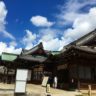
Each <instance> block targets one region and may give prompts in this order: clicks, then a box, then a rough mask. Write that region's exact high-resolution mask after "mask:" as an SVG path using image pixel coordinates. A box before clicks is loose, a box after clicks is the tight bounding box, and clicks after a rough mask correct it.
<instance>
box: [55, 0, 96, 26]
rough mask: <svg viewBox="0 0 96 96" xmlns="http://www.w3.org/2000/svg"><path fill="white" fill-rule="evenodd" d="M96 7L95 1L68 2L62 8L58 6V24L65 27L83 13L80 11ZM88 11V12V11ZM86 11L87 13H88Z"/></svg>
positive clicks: (74, 0) (75, 0)
mask: <svg viewBox="0 0 96 96" xmlns="http://www.w3.org/2000/svg"><path fill="white" fill-rule="evenodd" d="M94 5H96V0H87V1H85V0H69V1H67V3H65V4H64V5H63V6H60V12H61V13H60V14H58V15H57V17H58V19H59V20H58V22H59V24H62V25H66V24H70V23H73V22H74V20H75V19H76V18H77V17H80V15H82V13H86V12H83V11H82V9H83V8H84V9H86V8H87V6H89V9H90V8H91V7H92V6H94ZM89 9H88V10H89ZM88 10H87V11H88Z"/></svg>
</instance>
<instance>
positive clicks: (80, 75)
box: [0, 30, 96, 89]
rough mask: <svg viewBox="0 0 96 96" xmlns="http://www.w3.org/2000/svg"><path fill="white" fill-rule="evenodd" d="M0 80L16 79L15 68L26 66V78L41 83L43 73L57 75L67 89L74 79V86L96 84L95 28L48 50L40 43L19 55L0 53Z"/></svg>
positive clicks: (95, 85) (10, 81)
mask: <svg viewBox="0 0 96 96" xmlns="http://www.w3.org/2000/svg"><path fill="white" fill-rule="evenodd" d="M0 65H1V67H0V81H1V82H8V83H12V82H14V81H15V75H16V69H17V68H23V69H28V70H29V76H28V82H29V83H36V84H40V83H41V81H42V76H44V75H48V76H51V77H52V78H53V77H54V76H57V77H58V88H62V89H64V88H65V89H68V88H69V86H70V81H71V80H72V79H74V82H75V87H76V88H79V89H80V88H81V89H82V88H88V84H91V85H92V88H96V30H94V31H92V32H90V33H88V34H87V35H85V36H83V37H81V38H80V39H78V40H76V41H74V42H72V43H70V44H69V45H67V46H65V47H64V48H63V49H62V50H61V51H47V50H44V49H43V45H42V43H40V44H38V45H37V46H35V47H34V48H32V49H30V50H22V52H21V54H20V55H16V54H9V53H2V55H1V61H0Z"/></svg>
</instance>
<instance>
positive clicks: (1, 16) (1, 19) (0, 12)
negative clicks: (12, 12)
mask: <svg viewBox="0 0 96 96" xmlns="http://www.w3.org/2000/svg"><path fill="white" fill-rule="evenodd" d="M7 12H8V11H7V9H6V6H5V4H4V2H3V1H0V34H3V35H4V36H5V37H8V38H10V39H15V38H14V36H13V35H12V34H10V33H9V32H7V31H6V28H5V25H6V20H5V19H6V15H7Z"/></svg>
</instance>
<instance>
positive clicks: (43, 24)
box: [30, 16, 54, 27]
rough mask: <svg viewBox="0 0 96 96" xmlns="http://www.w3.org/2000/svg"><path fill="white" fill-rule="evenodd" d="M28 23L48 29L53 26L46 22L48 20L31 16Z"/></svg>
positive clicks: (51, 23)
mask: <svg viewBox="0 0 96 96" xmlns="http://www.w3.org/2000/svg"><path fill="white" fill-rule="evenodd" d="M30 21H31V22H32V23H33V24H34V25H35V26H37V27H50V26H52V25H53V24H54V22H51V21H48V19H47V18H46V17H43V16H33V17H32V18H31V19H30Z"/></svg>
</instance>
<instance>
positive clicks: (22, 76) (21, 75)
mask: <svg viewBox="0 0 96 96" xmlns="http://www.w3.org/2000/svg"><path fill="white" fill-rule="evenodd" d="M27 75H28V70H25V69H17V74H16V80H22V81H27Z"/></svg>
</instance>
